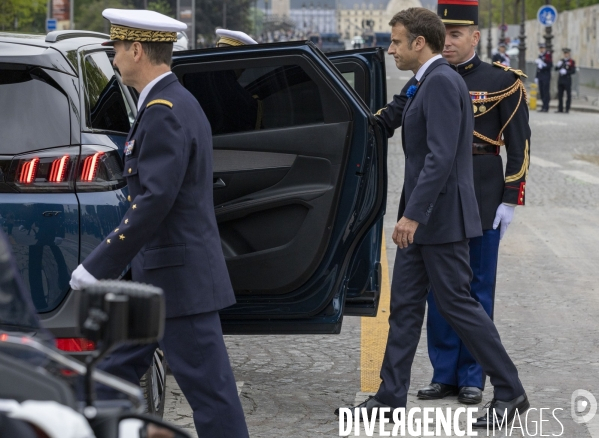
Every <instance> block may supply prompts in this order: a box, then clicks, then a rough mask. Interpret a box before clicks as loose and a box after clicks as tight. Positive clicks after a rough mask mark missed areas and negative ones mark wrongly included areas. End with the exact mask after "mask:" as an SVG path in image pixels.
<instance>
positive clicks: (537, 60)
mask: <svg viewBox="0 0 599 438" xmlns="http://www.w3.org/2000/svg"><path fill="white" fill-rule="evenodd" d="M535 62H536V63H537V67H539V68H543V67H545V66H546V65H547V64H545V63H544V62H543V60H542V59H540V58H537V59H536V61H535Z"/></svg>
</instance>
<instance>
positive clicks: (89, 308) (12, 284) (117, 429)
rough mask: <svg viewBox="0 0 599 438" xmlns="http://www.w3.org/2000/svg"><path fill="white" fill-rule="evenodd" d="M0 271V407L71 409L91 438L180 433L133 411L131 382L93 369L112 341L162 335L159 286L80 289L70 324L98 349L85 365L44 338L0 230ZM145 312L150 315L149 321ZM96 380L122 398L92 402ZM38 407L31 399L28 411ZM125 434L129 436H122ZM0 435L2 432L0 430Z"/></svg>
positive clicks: (177, 437) (137, 398)
mask: <svg viewBox="0 0 599 438" xmlns="http://www.w3.org/2000/svg"><path fill="white" fill-rule="evenodd" d="M0 272H1V273H2V274H1V275H0V297H1V301H0V374H1V375H2V379H0V399H1V400H3V402H4V403H3V404H2V406H1V407H0V412H2V411H6V410H9V411H10V410H11V407H12V406H11V404H10V402H12V403H23V402H25V401H39V402H55V403H59V404H61V405H64V406H67V407H69V408H71V409H72V410H74V411H76V412H79V413H80V414H81V416H83V417H84V418H85V420H83V419H82V421H87V422H89V425H90V426H91V429H92V430H93V431H94V434H95V436H96V438H126V437H131V436H151V435H147V434H146V435H143V434H140V433H139V432H142V431H143V432H146V431H148V430H152V428H153V430H157V428H158V429H159V430H162V431H164V432H167V431H168V433H167V435H160V436H171V437H172V438H188V435H187V434H186V433H184V432H182V431H180V430H178V429H176V428H174V427H172V426H170V425H168V424H166V423H163V422H162V421H160V420H159V419H157V418H155V417H147V416H143V415H141V411H142V410H143V396H142V392H141V391H140V389H139V388H138V387H137V386H136V385H132V384H131V383H128V382H125V381H124V380H122V379H119V378H116V377H114V376H111V375H110V374H107V373H104V372H102V371H99V370H95V369H94V368H95V367H94V365H95V363H97V361H98V360H100V359H101V358H102V356H103V355H104V354H106V353H107V352H108V350H109V349H110V348H112V347H113V346H115V345H117V344H118V343H120V342H122V341H134V342H153V341H155V340H156V339H157V338H159V337H160V336H161V335H162V331H163V329H164V318H161V317H160V316H164V299H163V297H162V291H161V290H160V289H157V288H155V287H152V286H147V285H138V284H136V283H131V282H117V281H108V282H106V281H104V282H100V283H98V284H96V285H94V286H93V287H92V288H90V289H88V290H86V291H83V292H82V300H81V304H80V306H79V307H78V310H79V312H78V314H79V316H80V322H81V324H80V325H78V327H77V329H78V330H82V331H83V332H84V333H85V335H86V336H88V337H89V338H91V339H94V341H96V342H98V346H99V348H98V350H96V351H95V352H94V355H93V356H90V357H89V358H90V359H91V360H88V361H87V366H85V365H83V364H81V363H80V362H78V361H75V360H73V359H70V358H69V357H68V356H67V355H66V354H65V353H64V352H62V351H60V350H58V349H57V348H56V347H55V345H54V339H53V337H52V335H51V334H50V333H49V332H47V331H46V330H45V329H44V328H43V327H42V326H41V324H40V321H39V319H38V316H37V315H36V313H35V309H34V307H33V305H32V303H31V297H30V296H29V291H27V290H25V288H24V286H23V284H22V282H21V281H20V278H19V273H18V270H17V265H16V263H15V262H14V260H13V257H12V254H11V251H10V247H9V245H8V242H7V240H6V239H5V236H4V233H3V232H1V231H0ZM146 317H152V322H151V323H150V324H148V321H147V320H146ZM126 321H129V324H127V323H126ZM131 321H133V322H131ZM97 383H101V384H103V385H106V386H109V387H110V388H112V389H114V390H116V391H118V392H119V393H120V394H122V396H123V398H122V399H116V400H101V401H98V400H96V399H95V397H94V386H95V384H97ZM43 408H44V406H43V404H39V405H38V406H37V408H36V409H43ZM54 412H55V410H54ZM71 412H72V411H71ZM39 414H40V415H41V414H43V412H39ZM73 415H76V414H73ZM42 418H43V416H42ZM80 418H81V417H80ZM40 421H42V420H40ZM150 425H151V426H150ZM38 426H39V424H38ZM148 427H149V428H150V429H148ZM126 431H129V432H130V431H135V432H137V434H136V435H131V434H125V432H126ZM0 435H1V436H5V435H3V431H2V430H0Z"/></svg>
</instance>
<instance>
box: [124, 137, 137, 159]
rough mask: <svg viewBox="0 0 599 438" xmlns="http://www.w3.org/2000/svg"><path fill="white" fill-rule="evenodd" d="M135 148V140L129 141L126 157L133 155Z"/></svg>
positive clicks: (126, 145) (126, 144)
mask: <svg viewBox="0 0 599 438" xmlns="http://www.w3.org/2000/svg"><path fill="white" fill-rule="evenodd" d="M134 146H135V140H131V141H128V142H127V143H125V155H131V154H132V153H133V147H134Z"/></svg>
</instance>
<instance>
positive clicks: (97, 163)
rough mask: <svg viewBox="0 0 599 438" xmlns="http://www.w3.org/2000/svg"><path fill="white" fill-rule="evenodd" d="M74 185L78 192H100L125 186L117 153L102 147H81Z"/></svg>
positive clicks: (121, 165)
mask: <svg viewBox="0 0 599 438" xmlns="http://www.w3.org/2000/svg"><path fill="white" fill-rule="evenodd" d="M75 184H76V187H77V191H78V192H101V191H107V190H115V189H118V188H121V187H123V186H125V184H126V182H125V178H123V164H122V161H121V157H120V156H119V153H118V151H117V150H115V149H111V148H107V147H104V146H87V145H84V146H81V159H80V160H79V167H78V169H77V181H76V183H75Z"/></svg>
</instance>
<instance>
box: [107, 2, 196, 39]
mask: <svg viewBox="0 0 599 438" xmlns="http://www.w3.org/2000/svg"><path fill="white" fill-rule="evenodd" d="M102 15H103V16H104V18H106V19H107V20H108V21H110V41H106V42H105V43H103V44H102V45H104V46H109V45H113V44H114V43H115V42H116V41H138V42H142V43H143V42H154V43H159V42H169V43H174V42H175V41H177V32H180V31H183V30H185V29H187V25H186V24H185V23H183V22H181V21H179V20H175V19H174V18H171V17H167V16H166V15H163V14H160V13H158V12H155V11H146V10H135V9H104V11H103V12H102Z"/></svg>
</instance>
